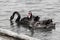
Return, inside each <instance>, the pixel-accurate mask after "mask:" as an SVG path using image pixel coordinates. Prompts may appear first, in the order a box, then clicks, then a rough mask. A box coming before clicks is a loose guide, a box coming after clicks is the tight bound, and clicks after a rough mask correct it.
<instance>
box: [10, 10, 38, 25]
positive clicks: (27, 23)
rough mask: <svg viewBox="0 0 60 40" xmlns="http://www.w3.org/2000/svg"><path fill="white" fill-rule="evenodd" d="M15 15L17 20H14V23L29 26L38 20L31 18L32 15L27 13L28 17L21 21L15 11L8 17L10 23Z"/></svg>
mask: <svg viewBox="0 0 60 40" xmlns="http://www.w3.org/2000/svg"><path fill="white" fill-rule="evenodd" d="M15 14H16V15H18V17H17V19H16V20H15V22H16V23H20V24H25V25H29V24H31V23H32V22H36V21H38V20H39V17H38V16H33V15H32V13H28V15H29V16H27V17H24V18H22V19H21V15H20V14H19V12H17V11H15V12H14V13H13V14H12V16H11V17H10V21H12V20H13V19H14V16H15Z"/></svg>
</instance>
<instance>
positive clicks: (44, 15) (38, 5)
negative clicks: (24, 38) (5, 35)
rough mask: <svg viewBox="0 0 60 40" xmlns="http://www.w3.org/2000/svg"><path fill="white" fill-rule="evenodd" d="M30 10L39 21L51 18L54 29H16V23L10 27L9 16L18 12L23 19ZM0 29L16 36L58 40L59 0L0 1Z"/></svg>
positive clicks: (59, 22) (59, 39)
mask: <svg viewBox="0 0 60 40" xmlns="http://www.w3.org/2000/svg"><path fill="white" fill-rule="evenodd" d="M29 10H31V11H32V13H33V15H38V16H40V17H41V20H43V19H48V18H52V19H53V21H54V23H56V29H55V30H54V29H53V30H52V31H41V30H40V29H37V30H34V32H33V31H32V32H31V31H30V30H29V29H27V28H24V27H17V25H16V23H15V24H14V25H10V21H9V19H10V16H11V15H12V14H13V12H14V11H18V12H19V13H20V14H21V16H22V17H25V16H26V15H27V13H28V11H29ZM0 28H3V29H7V30H11V31H13V32H16V33H18V34H20V33H23V34H26V35H28V36H32V37H34V38H38V39H41V40H60V0H0Z"/></svg>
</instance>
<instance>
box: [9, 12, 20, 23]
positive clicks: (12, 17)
mask: <svg viewBox="0 0 60 40" xmlns="http://www.w3.org/2000/svg"><path fill="white" fill-rule="evenodd" d="M15 14H17V16H18V17H17V19H16V21H15V22H18V21H19V20H20V18H21V16H20V14H19V12H14V13H13V15H12V16H11V17H10V20H11V21H12V20H13V19H14V16H15Z"/></svg>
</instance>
